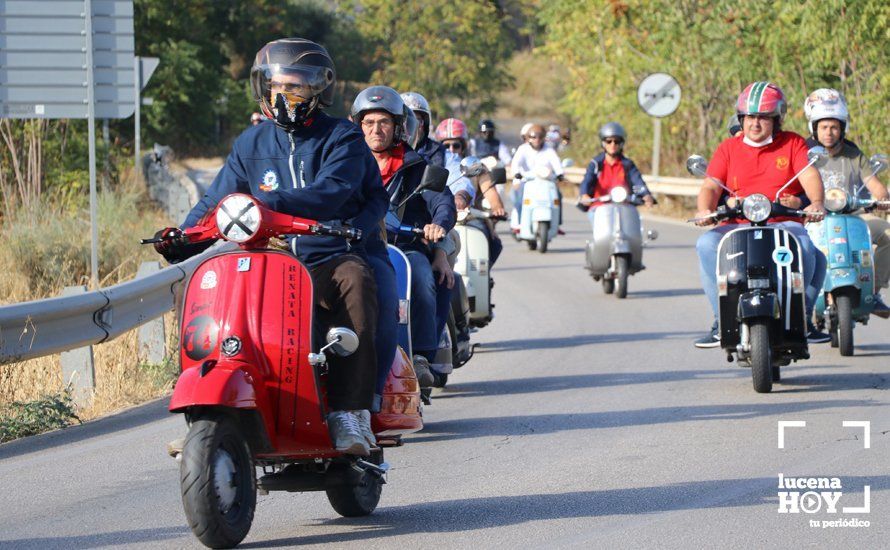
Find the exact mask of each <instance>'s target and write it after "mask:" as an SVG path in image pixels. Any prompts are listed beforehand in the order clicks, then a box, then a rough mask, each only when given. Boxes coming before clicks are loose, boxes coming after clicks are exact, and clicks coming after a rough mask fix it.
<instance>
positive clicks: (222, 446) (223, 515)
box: [179, 413, 256, 548]
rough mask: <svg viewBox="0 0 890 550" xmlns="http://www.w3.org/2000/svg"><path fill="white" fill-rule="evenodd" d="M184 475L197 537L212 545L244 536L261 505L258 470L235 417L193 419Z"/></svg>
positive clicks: (191, 524)
mask: <svg viewBox="0 0 890 550" xmlns="http://www.w3.org/2000/svg"><path fill="white" fill-rule="evenodd" d="M179 477H180V486H181V488H182V505H183V508H184V509H185V517H186V520H187V521H188V524H189V527H191V528H192V532H193V533H194V534H195V536H196V537H198V540H200V541H201V542H202V543H204V544H205V545H206V546H209V547H210V548H231V547H233V546H235V545H237V544H238V543H239V542H241V541H242V540H244V537H246V536H247V533H248V531H250V526H251V523H253V513H254V510H255V509H256V470H255V468H254V464H253V459H252V458H251V455H250V449H249V448H248V446H247V441H246V440H245V439H244V437H243V436H242V434H241V433H240V430H239V428H238V425H237V424H236V423H235V421H234V420H233V419H232V418H231V417H229V416H228V415H225V414H221V413H207V414H205V415H203V416H200V417H198V418H197V419H196V420H195V421H194V422H192V425H191V427H190V428H189V432H188V436H187V437H186V439H185V445H184V446H183V449H182V462H180V464H179Z"/></svg>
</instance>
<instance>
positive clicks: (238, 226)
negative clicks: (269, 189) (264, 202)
mask: <svg viewBox="0 0 890 550" xmlns="http://www.w3.org/2000/svg"><path fill="white" fill-rule="evenodd" d="M216 227H217V228H218V229H219V233H220V235H222V237H223V238H224V239H226V240H227V241H233V242H236V243H243V242H246V241H248V240H250V238H251V237H253V236H254V235H256V232H257V230H258V229H259V228H260V209H259V207H258V206H257V202H256V201H255V200H254V199H253V198H252V197H249V196H248V195H242V194H240V193H239V194H235V195H229V196H228V197H226V198H225V199H223V201H222V202H221V203H219V208H218V209H217V210H216Z"/></svg>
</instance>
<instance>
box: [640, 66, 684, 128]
mask: <svg viewBox="0 0 890 550" xmlns="http://www.w3.org/2000/svg"><path fill="white" fill-rule="evenodd" d="M637 102H638V103H639V104H640V107H642V109H643V110H644V111H646V114H647V115H649V116H653V117H655V118H662V117H666V116H668V115H670V114H672V113H673V112H674V111H676V110H677V107H678V106H679V105H680V84H679V83H678V82H677V81H676V79H674V77H672V76H671V75H669V74H667V73H653V74H650V75H649V76H647V77H646V78H644V79H643V81H642V82H641V83H640V87H639V88H637Z"/></svg>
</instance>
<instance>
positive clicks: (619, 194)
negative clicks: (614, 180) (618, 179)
mask: <svg viewBox="0 0 890 550" xmlns="http://www.w3.org/2000/svg"><path fill="white" fill-rule="evenodd" d="M609 196H610V197H612V202H624V201H626V200H627V189H625V188H624V187H615V188H613V189H612V190H611V191H610V192H609Z"/></svg>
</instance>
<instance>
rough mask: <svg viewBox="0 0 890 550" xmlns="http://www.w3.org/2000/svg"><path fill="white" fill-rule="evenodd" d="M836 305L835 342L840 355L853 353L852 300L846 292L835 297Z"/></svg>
mask: <svg viewBox="0 0 890 550" xmlns="http://www.w3.org/2000/svg"><path fill="white" fill-rule="evenodd" d="M834 304H835V306H836V307H837V342H838V348H839V349H840V352H841V355H843V356H844V357H849V356H851V355H853V323H854V321H853V300H852V299H851V298H850V296H848V295H846V294H841V295H839V296H836V297H835V300H834Z"/></svg>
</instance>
